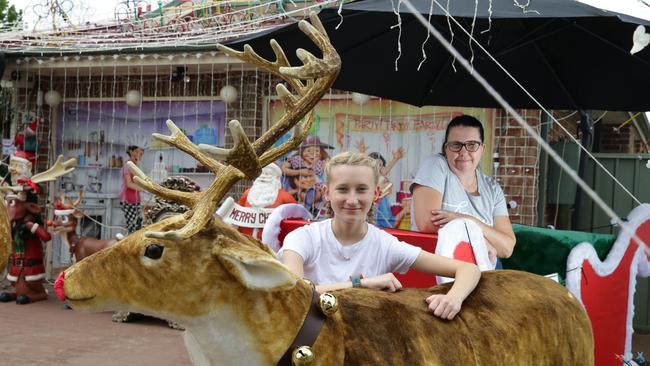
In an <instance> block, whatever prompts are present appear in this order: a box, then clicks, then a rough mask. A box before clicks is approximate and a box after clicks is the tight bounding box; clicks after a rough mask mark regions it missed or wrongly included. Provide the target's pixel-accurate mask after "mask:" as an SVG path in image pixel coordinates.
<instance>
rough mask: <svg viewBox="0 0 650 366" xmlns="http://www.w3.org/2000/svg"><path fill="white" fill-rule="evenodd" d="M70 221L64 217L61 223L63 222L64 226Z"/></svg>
mask: <svg viewBox="0 0 650 366" xmlns="http://www.w3.org/2000/svg"><path fill="white" fill-rule="evenodd" d="M68 221H70V220H69V219H68V216H63V217H61V222H63V223H64V224H67V223H68Z"/></svg>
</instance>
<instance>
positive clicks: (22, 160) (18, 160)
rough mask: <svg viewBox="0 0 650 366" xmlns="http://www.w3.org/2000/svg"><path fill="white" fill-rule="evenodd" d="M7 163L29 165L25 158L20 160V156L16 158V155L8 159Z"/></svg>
mask: <svg viewBox="0 0 650 366" xmlns="http://www.w3.org/2000/svg"><path fill="white" fill-rule="evenodd" d="M9 161H10V162H11V161H16V162H20V163H23V164H31V162H30V161H29V160H27V159H25V158H21V157H20V156H16V155H11V156H10V157H9Z"/></svg>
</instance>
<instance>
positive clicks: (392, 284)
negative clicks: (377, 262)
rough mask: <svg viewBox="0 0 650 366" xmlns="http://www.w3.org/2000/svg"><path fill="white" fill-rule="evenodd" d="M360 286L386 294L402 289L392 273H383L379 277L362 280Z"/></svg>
mask: <svg viewBox="0 0 650 366" xmlns="http://www.w3.org/2000/svg"><path fill="white" fill-rule="evenodd" d="M361 285H362V286H363V287H367V288H371V289H374V290H382V291H386V292H395V291H397V290H399V289H401V288H402V283H401V282H399V280H398V279H397V278H395V275H394V274H392V273H384V274H383V275H381V276H375V277H368V278H362V279H361Z"/></svg>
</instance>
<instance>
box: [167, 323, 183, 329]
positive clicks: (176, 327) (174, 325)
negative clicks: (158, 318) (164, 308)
mask: <svg viewBox="0 0 650 366" xmlns="http://www.w3.org/2000/svg"><path fill="white" fill-rule="evenodd" d="M167 325H169V327H170V328H172V329H178V330H185V328H183V327H181V326H180V325H179V324H178V323H176V322H172V321H168V322H167Z"/></svg>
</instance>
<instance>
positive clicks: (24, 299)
mask: <svg viewBox="0 0 650 366" xmlns="http://www.w3.org/2000/svg"><path fill="white" fill-rule="evenodd" d="M29 302H30V300H29V297H27V296H25V295H20V296H18V297H17V298H16V304H18V305H25V304H29Z"/></svg>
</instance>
